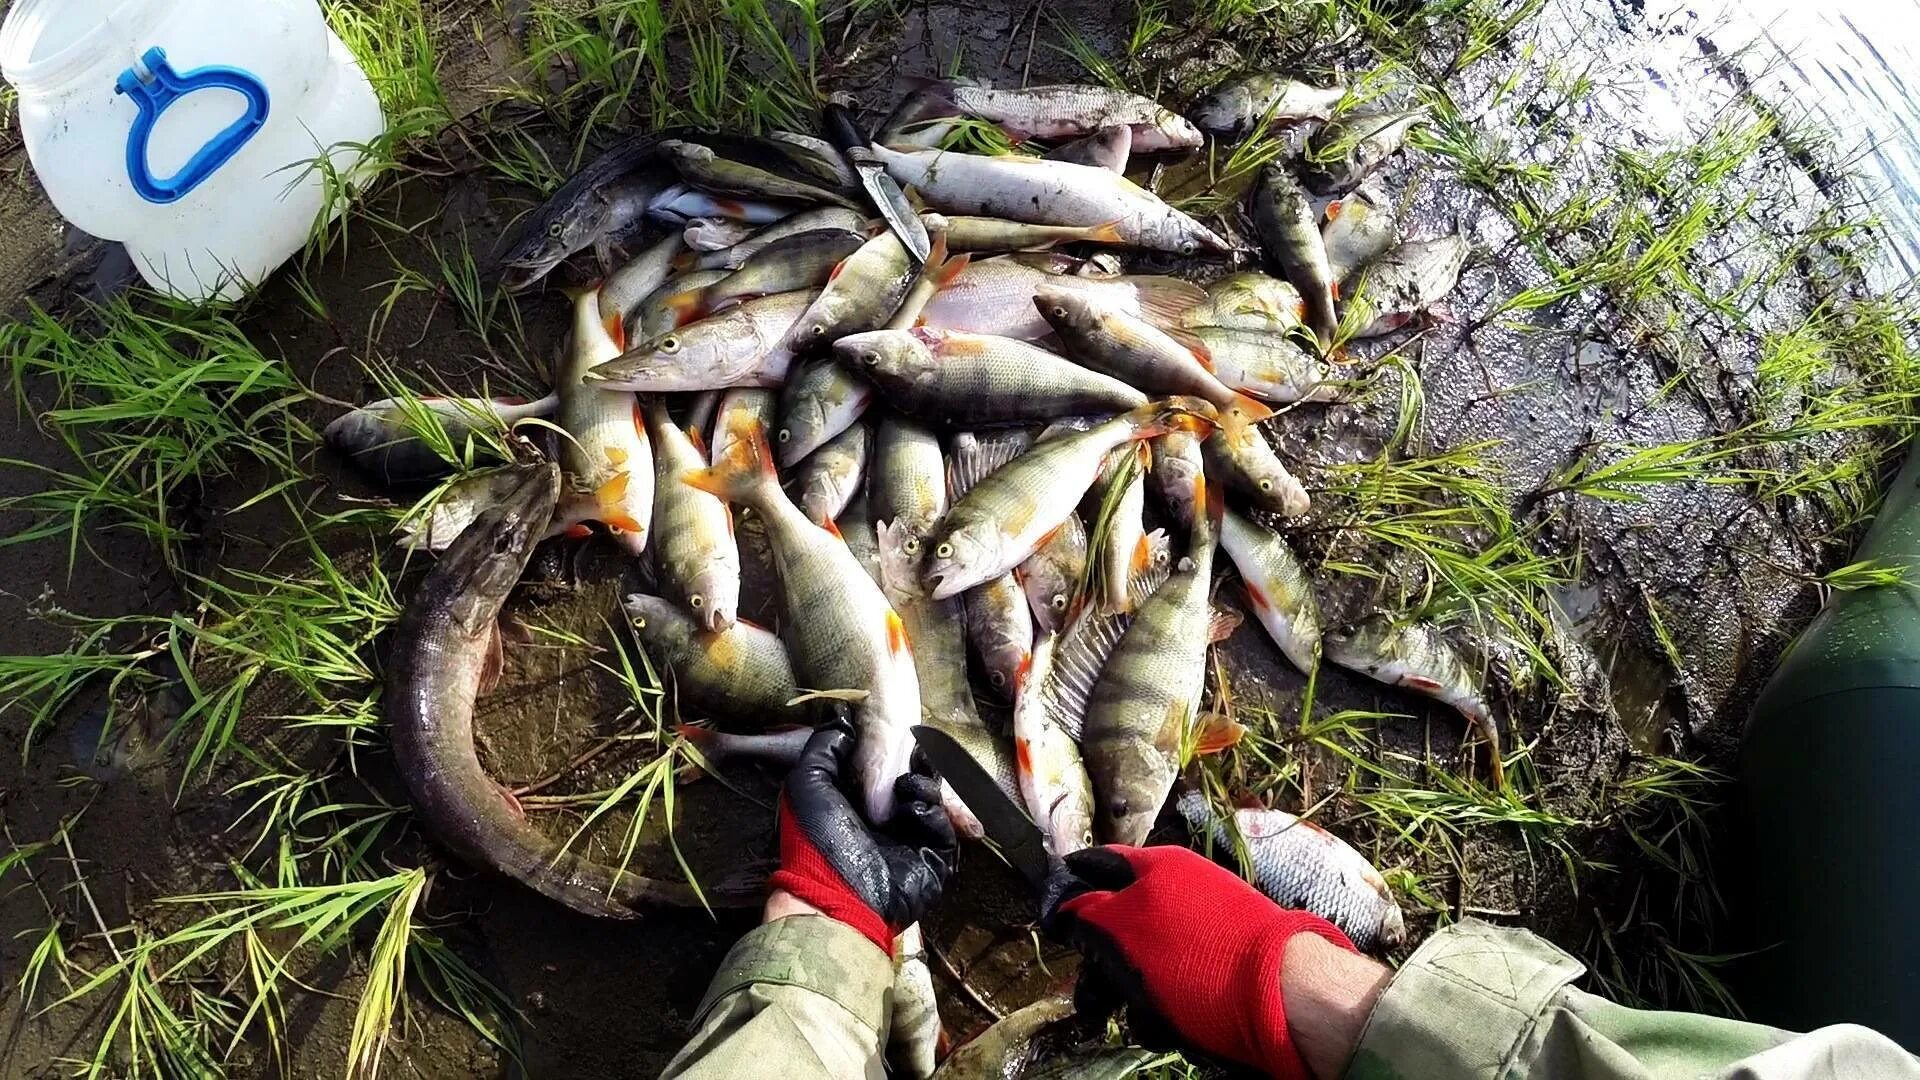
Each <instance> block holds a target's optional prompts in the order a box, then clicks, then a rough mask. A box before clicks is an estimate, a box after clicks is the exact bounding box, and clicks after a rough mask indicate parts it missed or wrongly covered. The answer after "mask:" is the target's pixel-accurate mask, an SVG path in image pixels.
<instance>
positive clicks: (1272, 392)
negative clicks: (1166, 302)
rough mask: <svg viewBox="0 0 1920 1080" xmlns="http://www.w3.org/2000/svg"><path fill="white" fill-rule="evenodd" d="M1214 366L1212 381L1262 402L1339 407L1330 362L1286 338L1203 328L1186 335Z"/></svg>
mask: <svg viewBox="0 0 1920 1080" xmlns="http://www.w3.org/2000/svg"><path fill="white" fill-rule="evenodd" d="M1188 332H1189V333H1191V334H1192V335H1193V337H1194V338H1195V340H1197V341H1199V343H1200V345H1201V347H1202V348H1204V349H1206V351H1207V359H1208V360H1210V361H1211V362H1212V364H1213V374H1214V377H1215V378H1217V379H1219V380H1220V381H1221V382H1223V383H1226V384H1227V385H1228V386H1231V387H1232V388H1234V389H1235V390H1238V391H1240V392H1241V393H1244V394H1247V395H1249V396H1251V397H1256V398H1259V399H1260V400H1262V401H1271V402H1274V403H1276V404H1286V403H1288V402H1293V401H1338V400H1339V399H1340V392H1341V391H1340V384H1339V378H1338V376H1337V374H1336V373H1335V372H1334V370H1333V369H1332V368H1331V367H1330V366H1328V364H1327V363H1326V361H1324V360H1321V359H1320V358H1319V357H1317V356H1315V355H1313V354H1312V353H1310V352H1308V351H1307V350H1306V349H1303V348H1301V347H1300V346H1299V345H1296V344H1294V343H1293V341H1291V340H1289V339H1288V338H1286V337H1282V336H1279V335H1276V334H1271V333H1263V332H1260V331H1254V330H1229V329H1223V328H1221V327H1214V326H1200V327H1195V328H1193V329H1192V330H1190V331H1188Z"/></svg>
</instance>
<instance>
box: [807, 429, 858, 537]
mask: <svg viewBox="0 0 1920 1080" xmlns="http://www.w3.org/2000/svg"><path fill="white" fill-rule="evenodd" d="M871 448H872V433H871V432H870V431H868V430H867V425H865V424H854V425H853V426H852V427H850V428H848V429H847V430H845V431H843V432H841V433H840V434H838V435H835V436H834V437H833V438H832V439H831V440H829V441H828V442H827V444H826V445H825V446H822V447H821V448H820V449H818V450H815V451H814V452H813V453H811V454H808V455H807V456H806V458H805V459H804V460H802V461H801V462H800V465H799V467H798V468H796V469H794V471H793V486H794V489H795V490H796V491H797V492H798V493H799V502H800V509H801V510H803V511H805V512H806V515H807V517H809V518H811V519H812V520H813V523H814V524H815V525H826V524H828V523H830V522H832V521H833V520H835V519H836V518H838V517H839V516H840V512H841V511H843V510H845V509H846V508H847V504H848V503H850V502H852V501H853V497H854V495H856V494H858V493H859V491H860V490H861V488H863V487H864V486H865V482H866V479H867V456H868V453H869V451H870V450H871Z"/></svg>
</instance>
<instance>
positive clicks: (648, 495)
mask: <svg viewBox="0 0 1920 1080" xmlns="http://www.w3.org/2000/svg"><path fill="white" fill-rule="evenodd" d="M573 314H574V318H573V343H572V345H571V346H570V347H569V350H568V355H567V363H566V367H565V368H564V369H563V371H562V372H561V376H560V378H559V379H558V380H556V382H557V386H556V390H557V391H558V393H559V395H560V410H559V413H558V415H557V417H556V422H557V423H558V424H559V425H560V427H561V429H562V430H564V431H565V432H566V433H567V434H568V435H569V436H571V437H570V438H567V439H562V440H560V464H561V467H562V468H563V469H564V470H565V471H566V475H567V481H568V488H569V494H568V495H567V497H566V498H565V499H563V502H565V503H569V504H572V505H574V506H578V507H583V508H585V507H590V509H583V510H582V511H581V512H580V513H578V514H573V515H570V516H574V517H575V520H580V519H581V518H583V517H584V519H585V520H597V521H599V522H601V523H602V524H604V525H606V526H607V527H608V528H610V529H612V530H613V531H614V536H615V538H616V539H618V540H619V542H620V545H621V546H622V547H624V548H626V549H627V550H628V551H630V552H632V553H633V554H635V555H638V554H640V553H641V552H642V551H644V550H646V546H647V539H648V529H649V527H650V526H651V523H652V520H653V480H654V468H653V448H652V446H651V444H650V443H649V442H648V441H647V423H646V417H645V416H644V415H643V414H642V413H641V411H640V403H639V401H638V400H636V399H635V398H634V396H633V395H632V394H631V393H628V392H625V391H619V390H608V389H605V388H603V387H601V386H598V385H594V384H592V383H590V382H588V381H587V373H588V372H589V371H591V370H592V369H593V368H594V367H595V366H596V365H598V364H600V363H603V362H605V361H607V360H611V359H612V358H614V357H616V356H618V355H619V354H620V346H619V344H618V343H616V342H615V341H614V339H613V338H612V337H611V336H610V335H608V333H607V327H606V324H605V323H604V322H602V321H601V319H600V298H599V293H598V292H597V291H588V292H583V293H581V294H579V296H577V297H576V298H575V299H574V302H573ZM561 512H562V513H567V510H566V509H565V507H563V508H562V511H561Z"/></svg>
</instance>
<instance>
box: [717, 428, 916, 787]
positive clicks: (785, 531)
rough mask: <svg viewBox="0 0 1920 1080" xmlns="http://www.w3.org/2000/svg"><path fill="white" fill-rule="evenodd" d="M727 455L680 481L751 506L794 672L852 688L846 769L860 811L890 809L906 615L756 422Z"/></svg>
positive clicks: (909, 708)
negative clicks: (824, 523)
mask: <svg viewBox="0 0 1920 1080" xmlns="http://www.w3.org/2000/svg"><path fill="white" fill-rule="evenodd" d="M744 422H745V423H746V424H747V425H749V427H748V429H747V430H744V431H736V432H734V433H733V438H732V440H731V445H730V446H729V447H728V450H727V453H726V456H725V457H723V458H722V459H721V460H720V461H718V462H716V463H715V464H714V465H713V466H712V467H711V468H708V469H703V470H699V471H696V472H693V473H689V474H688V475H687V476H685V477H683V478H682V480H683V482H684V483H688V484H692V485H693V486H694V487H697V488H700V489H702V490H704V491H710V492H712V493H714V494H715V495H718V496H720V497H721V498H723V499H726V500H727V501H729V502H732V503H736V504H740V505H744V506H747V507H750V508H752V510H753V512H754V513H755V515H756V516H758V517H759V518H760V520H761V523H762V526H763V527H764V528H765V530H766V535H767V542H768V544H769V546H770V547H771V548H772V551H773V563H774V570H775V575H776V576H777V577H778V578H779V583H780V595H781V598H782V600H783V602H784V603H783V609H784V610H785V612H786V619H785V622H784V624H783V626H782V633H783V637H784V638H785V640H786V642H787V650H788V653H789V655H790V656H791V658H792V661H793V667H794V672H795V674H796V675H797V677H798V678H799V680H800V682H801V684H802V685H804V686H806V687H807V688H809V689H812V690H817V691H853V692H854V693H855V694H856V695H858V696H859V700H858V701H857V702H855V703H854V704H853V711H854V717H855V723H856V725H857V726H858V728H859V731H860V744H859V746H858V748H857V749H856V750H855V753H854V772H855V775H856V777H857V779H858V782H859V784H860V788H861V791H862V793H863V794H862V803H863V806H864V808H865V811H866V814H867V818H868V820H871V821H875V822H884V821H887V820H888V819H890V818H891V817H892V816H893V811H894V793H893V786H894V780H896V779H897V778H899V777H900V776H901V775H902V774H904V773H905V772H906V771H907V769H908V764H909V760H908V759H909V758H910V757H911V756H912V754H913V736H912V727H913V725H915V724H917V723H919V722H920V681H919V678H918V676H917V674H916V672H915V670H914V664H913V650H912V647H911V645H910V643H909V642H908V639H907V631H906V625H905V624H904V623H903V622H902V621H901V619H900V616H899V614H897V613H896V612H895V611H894V609H893V606H892V605H891V604H889V603H888V602H887V598H886V595H885V594H884V593H882V592H881V590H880V586H879V585H877V584H875V582H874V580H873V579H872V578H871V577H868V576H867V571H866V569H865V568H864V567H862V566H861V565H860V561H859V559H857V558H855V557H854V554H853V552H852V551H851V550H849V549H848V547H847V545H846V542H845V541H843V540H842V539H841V538H840V537H839V535H838V534H836V533H835V532H833V531H832V530H830V529H828V528H823V527H821V526H819V525H816V524H814V523H813V522H812V521H811V520H809V519H808V518H807V516H806V514H804V513H802V512H801V510H800V508H799V507H798V506H795V505H794V504H793V502H792V500H790V499H788V498H787V495H786V493H785V492H784V491H782V490H781V489H780V480H779V477H778V475H777V474H776V472H775V468H774V463H773V449H772V447H770V446H769V445H768V444H767V436H766V432H765V430H764V429H762V428H760V427H758V426H757V425H754V424H753V421H752V420H751V419H747V420H745V421H744Z"/></svg>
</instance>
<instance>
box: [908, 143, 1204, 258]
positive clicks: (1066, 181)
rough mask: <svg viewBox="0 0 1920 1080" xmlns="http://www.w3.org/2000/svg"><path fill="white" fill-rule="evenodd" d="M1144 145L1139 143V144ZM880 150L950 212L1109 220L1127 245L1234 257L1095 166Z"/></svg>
mask: <svg viewBox="0 0 1920 1080" xmlns="http://www.w3.org/2000/svg"><path fill="white" fill-rule="evenodd" d="M1136 145H1137V144H1136ZM874 153H876V154H878V155H879V157H880V159H881V161H883V162H885V164H886V166H887V172H888V174H889V175H891V176H892V177H893V178H894V179H895V180H896V181H898V182H899V183H900V185H901V186H902V187H912V188H914V189H916V190H918V191H919V192H920V195H921V197H922V198H924V199H926V200H927V203H928V204H929V205H930V206H932V207H933V208H934V209H936V210H939V211H941V212H942V213H946V214H982V215H985V216H987V217H999V218H1007V219H1008V220H1011V221H1026V222H1031V223H1033V224H1035V225H1104V224H1107V223H1109V222H1111V223H1112V224H1113V226H1114V228H1115V230H1116V231H1117V232H1118V233H1119V235H1120V237H1121V239H1122V240H1123V242H1125V243H1127V244H1129V245H1132V246H1134V247H1140V248H1147V249H1149V250H1154V251H1169V252H1173V253H1174V254H1177V255H1196V254H1199V253H1200V252H1202V251H1210V252H1216V253H1219V254H1223V255H1224V254H1230V253H1231V252H1232V251H1233V247H1232V245H1230V244H1228V243H1227V242H1226V241H1225V240H1223V239H1221V238H1220V237H1219V235H1217V234H1216V233H1214V232H1213V230H1211V229H1209V228H1207V227H1206V226H1205V225H1202V224H1200V223H1199V222H1198V221H1195V220H1194V219H1193V218H1191V217H1188V216H1187V215H1186V214H1184V213H1181V212H1180V211H1179V210H1176V209H1174V208H1173V207H1171V206H1168V205H1167V204H1166V203H1165V202H1163V201H1162V200H1161V198H1160V197H1159V196H1158V195H1155V194H1154V193H1152V192H1150V191H1148V190H1146V189H1145V188H1143V187H1140V186H1139V185H1137V184H1135V183H1134V182H1133V181H1131V180H1128V179H1127V178H1126V177H1124V176H1121V175H1119V174H1118V173H1114V172H1110V171H1108V170H1106V169H1102V168H1099V167H1097V166H1094V165H1075V164H1072V163H1071V162H1065V161H1045V160H1042V159H1040V158H1029V157H1020V156H1018V155H1009V156H1003V157H989V156H987V155H984V154H964V153H960V152H958V151H954V150H904V151H903V150H894V149H891V148H889V147H885V146H877V147H875V148H874Z"/></svg>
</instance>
